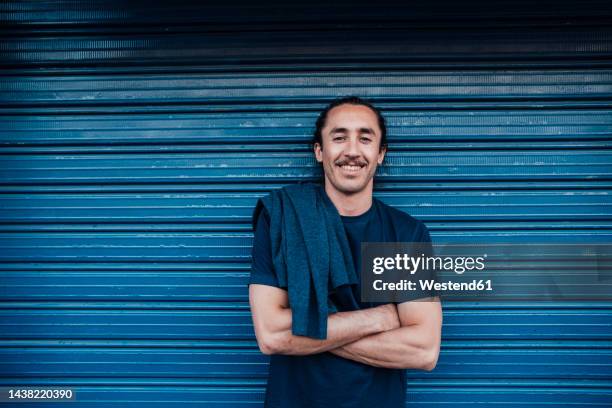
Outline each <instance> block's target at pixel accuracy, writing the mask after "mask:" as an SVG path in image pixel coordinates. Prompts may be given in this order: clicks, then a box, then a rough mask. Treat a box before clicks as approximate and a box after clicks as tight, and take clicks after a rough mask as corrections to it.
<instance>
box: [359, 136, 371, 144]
mask: <svg viewBox="0 0 612 408" xmlns="http://www.w3.org/2000/svg"><path fill="white" fill-rule="evenodd" d="M361 141H362V142H364V143H370V142H371V141H372V139H370V138H369V137H362V138H361Z"/></svg>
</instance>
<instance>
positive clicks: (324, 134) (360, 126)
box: [313, 96, 387, 194]
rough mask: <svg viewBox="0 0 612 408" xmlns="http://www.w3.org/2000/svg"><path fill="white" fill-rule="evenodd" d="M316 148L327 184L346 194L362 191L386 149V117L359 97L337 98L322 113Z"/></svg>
mask: <svg viewBox="0 0 612 408" xmlns="http://www.w3.org/2000/svg"><path fill="white" fill-rule="evenodd" d="M313 148H314V153H315V157H316V159H317V161H318V162H319V163H321V164H322V165H323V171H324V173H325V183H326V184H328V183H329V184H330V186H331V187H332V188H334V189H336V190H338V191H340V192H342V193H344V194H353V193H358V192H360V191H363V190H364V189H365V188H367V187H368V186H371V185H372V184H373V178H374V173H376V168H377V167H378V165H380V164H382V162H383V160H384V158H385V153H386V152H387V127H386V124H385V119H384V117H383V116H382V114H381V113H380V112H379V110H378V109H377V108H375V107H374V106H373V105H371V104H370V103H368V102H367V101H365V100H363V99H361V98H359V97H356V96H349V97H345V98H340V99H336V100H334V101H333V102H331V103H330V104H329V105H328V106H327V107H326V108H325V109H324V110H323V111H322V112H321V113H320V114H319V118H318V119H317V123H316V129H315V133H314V137H313Z"/></svg>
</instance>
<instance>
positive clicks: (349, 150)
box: [344, 137, 361, 157]
mask: <svg viewBox="0 0 612 408" xmlns="http://www.w3.org/2000/svg"><path fill="white" fill-rule="evenodd" d="M344 154H345V155H346V156H350V157H359V156H360V155H361V153H360V152H359V142H358V141H357V138H356V137H355V138H350V139H349V142H348V145H347V146H346V150H345V151H344Z"/></svg>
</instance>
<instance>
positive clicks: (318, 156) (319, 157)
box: [314, 142, 323, 163]
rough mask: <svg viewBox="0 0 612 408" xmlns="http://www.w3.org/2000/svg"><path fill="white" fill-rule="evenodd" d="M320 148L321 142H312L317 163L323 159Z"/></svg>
mask: <svg viewBox="0 0 612 408" xmlns="http://www.w3.org/2000/svg"><path fill="white" fill-rule="evenodd" d="M321 150H322V148H321V144H320V143H318V142H315V144H314V154H315V157H316V159H317V161H318V162H319V163H321V162H322V161H323V152H322V151H321Z"/></svg>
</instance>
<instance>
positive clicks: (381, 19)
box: [0, 1, 612, 408]
mask: <svg viewBox="0 0 612 408" xmlns="http://www.w3.org/2000/svg"><path fill="white" fill-rule="evenodd" d="M224 3H225V4H227V3H226V2H224ZM458 3H461V4H455V5H453V4H450V5H449V4H447V5H445V6H444V7H439V8H437V6H436V4H432V3H428V5H426V6H425V5H421V6H414V7H413V8H412V9H408V10H406V9H404V10H399V9H397V7H382V6H380V5H379V7H376V8H373V7H371V6H358V5H353V7H352V9H351V11H350V14H346V13H347V12H346V11H344V10H343V9H341V8H340V7H338V6H336V5H330V4H325V3H321V4H314V5H312V4H311V5H309V6H306V5H304V6H297V5H290V4H284V5H283V4H279V5H277V6H276V7H274V8H267V7H262V6H254V5H244V6H243V7H242V9H241V10H242V12H240V13H236V12H235V11H233V10H232V9H228V8H227V7H226V6H224V7H214V8H212V7H209V8H206V9H205V8H203V7H202V6H198V5H193V4H191V3H187V2H184V1H174V2H172V3H171V4H163V3H157V2H154V1H146V2H143V1H139V2H126V3H122V2H117V1H106V2H100V1H87V2H66V1H44V2H34V1H31V2H30V1H28V2H14V1H7V2H3V3H2V4H0V19H1V20H2V21H3V25H2V28H1V29H0V35H1V43H0V59H1V61H0V64H1V65H2V70H1V77H0V121H1V128H0V140H1V143H2V150H1V152H0V153H1V154H2V156H1V164H0V172H1V183H2V190H1V191H2V194H1V195H0V221H1V224H0V228H1V232H0V248H1V252H0V282H1V287H0V298H1V299H0V300H1V301H0V346H1V348H0V385H11V386H14V385H40V386H59V385H62V386H71V387H74V388H75V389H76V390H77V399H78V400H80V403H75V404H74V405H71V406H75V407H76V406H83V407H85V406H87V407H89V406H123V405H128V404H129V405H130V406H147V407H171V406H181V407H185V406H206V407H239V406H253V405H254V404H253V402H261V401H262V398H263V392H264V384H265V378H266V374H267V358H266V357H265V356H263V355H262V354H260V353H259V351H258V349H257V347H256V343H255V339H254V335H253V331H252V327H251V320H250V315H249V309H248V299H247V288H246V282H247V277H248V268H249V253H250V245H251V239H252V234H251V231H250V230H249V215H250V213H251V210H252V207H253V206H254V204H255V202H256V199H257V198H258V197H261V196H262V195H264V194H265V193H266V192H267V191H269V190H270V189H273V188H278V187H280V186H282V185H284V184H287V183H291V182H295V181H297V180H303V179H309V178H314V177H316V173H315V172H316V169H317V166H316V164H315V162H314V160H313V158H312V155H311V153H310V152H309V151H308V149H307V146H306V142H307V141H308V140H309V139H310V134H311V130H312V126H313V123H314V119H315V116H316V114H317V112H318V111H319V110H320V109H321V107H322V106H323V105H324V104H325V103H326V102H327V101H328V100H330V99H331V98H332V97H335V96H338V95H343V94H349V93H350V94H359V95H362V96H367V97H371V98H372V99H374V100H375V101H376V102H378V104H379V105H380V106H382V107H383V108H384V111H385V113H386V115H387V117H388V122H389V128H390V142H391V147H392V151H391V153H390V154H389V155H388V158H387V160H388V161H387V165H386V167H385V168H383V169H382V171H381V172H380V175H379V178H378V184H377V190H376V195H377V196H378V197H379V198H381V199H382V200H384V201H386V202H388V203H390V204H392V205H395V206H397V207H399V208H401V209H403V210H405V211H407V212H408V213H410V214H412V215H414V216H416V217H419V218H421V219H423V220H424V221H425V222H426V224H427V225H428V226H429V228H430V230H431V231H432V235H433V237H434V240H435V241H436V242H446V241H448V240H453V241H465V242H469V241H474V242H484V241H486V240H491V241H494V240H497V239H502V238H503V239H504V240H508V239H510V240H516V241H517V242H526V241H527V242H528V241H530V240H533V241H534V242H536V241H537V242H542V241H543V240H546V239H547V238H548V237H554V238H556V239H557V241H558V240H563V239H567V240H568V241H570V240H571V241H576V240H579V241H581V242H597V243H609V242H611V241H612V199H611V196H610V190H611V188H612V151H611V150H610V147H611V146H612V137H611V136H612V115H611V113H612V108H611V101H612V63H611V57H612V28H611V27H612V25H611V24H610V23H611V22H612V18H611V16H612V11H611V10H610V7H609V6H607V5H606V4H605V2H594V1H585V2H581V3H580V5H576V4H566V3H558V2H555V3H552V2H550V3H539V7H535V6H534V4H532V3H533V2H521V1H518V2H516V1H515V2H512V3H506V2H503V3H500V2H489V3H490V4H480V5H478V4H471V5H470V4H464V3H462V2H458ZM339 23H341V24H339ZM444 307H445V311H444V339H443V345H442V354H441V357H440V360H439V364H438V367H437V368H436V370H435V371H433V372H431V373H421V372H416V371H414V372H410V375H409V387H408V400H409V401H410V403H409V406H412V407H424V406H451V405H452V406H453V407H454V408H456V407H464V406H465V407H467V406H470V407H471V406H473V405H474V404H475V403H484V404H483V405H481V406H498V405H499V404H502V403H503V405H504V406H521V407H527V406H530V407H544V406H556V407H557V406H565V405H567V406H575V407H584V406H589V407H591V406H592V407H595V406H600V407H604V406H606V407H609V406H611V405H612V331H611V328H612V318H611V317H612V304H609V303H596V302H574V303H516V302H515V303H481V304H478V303H447V304H445V305H444ZM551 404H552V405H551ZM255 405H258V404H255ZM23 406H26V405H23Z"/></svg>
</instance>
